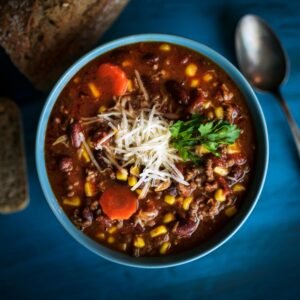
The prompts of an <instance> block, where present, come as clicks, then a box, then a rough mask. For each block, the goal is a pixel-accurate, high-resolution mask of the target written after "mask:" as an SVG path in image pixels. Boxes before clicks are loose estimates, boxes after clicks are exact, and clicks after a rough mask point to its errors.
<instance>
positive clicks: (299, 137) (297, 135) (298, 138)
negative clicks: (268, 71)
mask: <svg viewBox="0 0 300 300" xmlns="http://www.w3.org/2000/svg"><path fill="white" fill-rule="evenodd" d="M273 95H274V96H275V97H276V98H277V99H278V101H279V103H280V105H281V107H282V109H283V111H284V113H285V115H286V118H287V120H288V123H289V126H290V129H291V132H292V135H293V138H294V141H295V144H296V148H297V152H298V157H299V159H300V130H299V127H298V125H297V123H296V121H295V119H294V118H293V116H292V114H291V112H290V110H289V108H288V106H287V104H286V102H285V100H284V98H283V96H282V94H281V92H280V90H279V89H278V90H276V91H274V92H273Z"/></svg>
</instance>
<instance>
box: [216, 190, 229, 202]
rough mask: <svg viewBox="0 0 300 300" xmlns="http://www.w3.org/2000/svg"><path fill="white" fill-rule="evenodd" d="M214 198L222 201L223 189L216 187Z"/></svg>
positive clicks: (223, 196)
mask: <svg viewBox="0 0 300 300" xmlns="http://www.w3.org/2000/svg"><path fill="white" fill-rule="evenodd" d="M215 199H216V200H217V201H219V202H223V201H225V200H226V195H225V193H224V190H222V189H217V190H216V192H215Z"/></svg>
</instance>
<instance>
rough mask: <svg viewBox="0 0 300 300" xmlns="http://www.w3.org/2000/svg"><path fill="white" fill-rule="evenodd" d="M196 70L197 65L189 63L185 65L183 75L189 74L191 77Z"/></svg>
mask: <svg viewBox="0 0 300 300" xmlns="http://www.w3.org/2000/svg"><path fill="white" fill-rule="evenodd" d="M197 70H198V67H197V65H195V64H189V65H187V67H186V68H185V75H186V76H189V77H193V76H195V75H196V73H197Z"/></svg>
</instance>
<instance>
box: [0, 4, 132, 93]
mask: <svg viewBox="0 0 300 300" xmlns="http://www.w3.org/2000/svg"><path fill="white" fill-rule="evenodd" d="M127 2H128V0H80V1H79V0H10V1H5V0H0V45H1V46H2V47H3V48H4V49H5V51H6V52H7V53H8V55H9V56H10V58H11V60H12V61H13V63H14V64H15V65H16V66H17V67H18V68H19V70H20V71H21V72H22V73H24V74H25V75H26V76H27V77H28V78H29V80H30V81H32V82H33V84H34V85H35V86H36V87H37V88H38V89H42V90H47V89H49V88H50V87H51V86H52V85H53V83H54V82H55V81H56V80H57V79H58V77H59V76H60V75H61V74H62V72H64V71H65V70H66V68H67V67H69V66H70V65H71V64H72V63H73V62H74V61H75V60H76V59H77V58H78V57H80V56H81V55H82V54H83V53H85V52H86V51H87V50H89V49H90V48H91V47H92V46H93V45H94V44H95V43H96V42H97V40H98V39H99V37H100V36H101V34H103V33H104V31H105V30H106V29H107V28H108V27H109V25H110V24H111V23H112V22H113V21H114V20H115V18H116V17H117V16H118V15H119V13H120V12H121V11H122V9H123V7H124V6H125V5H126V4H127Z"/></svg>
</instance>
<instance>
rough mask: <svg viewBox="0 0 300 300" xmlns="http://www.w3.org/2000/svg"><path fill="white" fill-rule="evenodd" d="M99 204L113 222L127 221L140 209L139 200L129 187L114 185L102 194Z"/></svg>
mask: <svg viewBox="0 0 300 300" xmlns="http://www.w3.org/2000/svg"><path fill="white" fill-rule="evenodd" d="M99 203H100V205H101V207H102V210H103V212H104V213H105V214H106V215H107V216H108V217H109V218H110V219H112V220H127V219H129V218H130V217H131V216H132V215H133V214H134V213H135V212H136V211H137V208H138V199H137V196H136V194H135V193H133V192H132V191H131V190H130V189H129V188H128V187H127V186H124V185H113V186H111V187H110V188H108V189H106V190H105V191H104V193H103V194H102V196H101V198H100V200H99Z"/></svg>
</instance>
